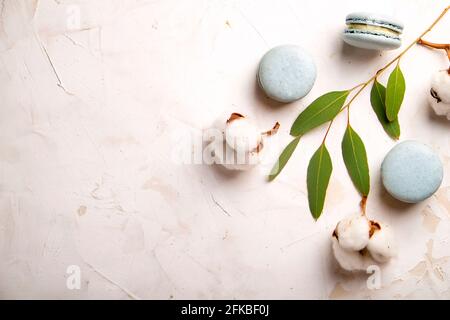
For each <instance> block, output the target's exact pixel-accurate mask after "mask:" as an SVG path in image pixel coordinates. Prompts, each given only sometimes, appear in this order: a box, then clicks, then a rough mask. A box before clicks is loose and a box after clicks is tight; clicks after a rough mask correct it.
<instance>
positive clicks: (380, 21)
mask: <svg viewBox="0 0 450 320" xmlns="http://www.w3.org/2000/svg"><path fill="white" fill-rule="evenodd" d="M345 22H346V23H347V28H346V29H345V30H344V34H343V39H344V41H345V42H346V43H348V44H349V45H352V46H354V47H358V48H363V49H370V50H393V49H397V48H399V47H400V46H401V45H402V40H401V38H400V35H401V34H402V32H403V23H401V22H400V21H398V20H396V19H395V18H392V17H388V16H385V15H380V14H373V13H367V12H355V13H351V14H349V15H348V16H347V18H346V20H345Z"/></svg>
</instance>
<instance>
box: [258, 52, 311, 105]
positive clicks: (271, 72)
mask: <svg viewBox="0 0 450 320" xmlns="http://www.w3.org/2000/svg"><path fill="white" fill-rule="evenodd" d="M316 76H317V70H316V65H315V63H314V60H313V58H312V57H311V56H310V55H309V54H308V53H307V52H306V51H304V50H303V49H302V48H301V47H299V46H296V45H282V46H278V47H275V48H273V49H271V50H269V51H268V52H267V53H266V54H265V55H264V56H263V58H262V59H261V62H260V63H259V69H258V75H257V78H258V83H259V86H260V87H261V88H262V89H263V90H264V92H265V93H266V94H267V96H268V97H270V98H272V99H274V100H276V101H279V102H284V103H288V102H293V101H296V100H298V99H301V98H303V97H304V96H306V95H307V94H308V93H309V92H310V91H311V89H312V87H313V85H314V82H315V81H316Z"/></svg>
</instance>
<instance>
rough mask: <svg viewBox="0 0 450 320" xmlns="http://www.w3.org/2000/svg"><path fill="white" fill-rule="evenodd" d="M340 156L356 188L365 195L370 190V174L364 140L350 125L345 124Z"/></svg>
mask: <svg viewBox="0 0 450 320" xmlns="http://www.w3.org/2000/svg"><path fill="white" fill-rule="evenodd" d="M342 156H343V157H344V162H345V166H346V167H347V171H348V174H349V175H350V178H351V179H352V181H353V184H354V185H355V187H356V189H358V191H359V192H360V193H361V195H363V196H365V197H367V195H368V194H369V191H370V175H369V165H368V164H367V154H366V148H365V147H364V142H363V141H362V140H361V138H360V137H359V136H358V134H357V133H356V132H355V131H354V130H353V129H352V127H350V126H347V130H346V131H345V134H344V139H343V140H342Z"/></svg>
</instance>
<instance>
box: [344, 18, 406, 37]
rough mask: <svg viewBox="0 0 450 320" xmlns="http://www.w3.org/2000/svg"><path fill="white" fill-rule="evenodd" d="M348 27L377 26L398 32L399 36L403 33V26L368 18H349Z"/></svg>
mask: <svg viewBox="0 0 450 320" xmlns="http://www.w3.org/2000/svg"><path fill="white" fill-rule="evenodd" d="M345 22H346V23H347V25H351V24H361V25H368V26H375V27H382V28H386V29H389V30H392V31H395V32H397V33H398V34H401V33H402V32H403V26H402V25H400V24H394V23H390V22H387V21H385V20H381V19H380V20H377V19H374V18H372V19H368V18H357V17H351V18H347V19H346V20H345Z"/></svg>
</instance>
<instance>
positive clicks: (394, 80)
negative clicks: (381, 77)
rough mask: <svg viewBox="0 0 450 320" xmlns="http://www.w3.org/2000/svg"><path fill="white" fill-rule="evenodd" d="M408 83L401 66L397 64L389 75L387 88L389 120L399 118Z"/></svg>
mask: <svg viewBox="0 0 450 320" xmlns="http://www.w3.org/2000/svg"><path fill="white" fill-rule="evenodd" d="M405 90H406V84H405V78H404V77H403V73H402V71H401V70H400V66H399V65H397V67H395V69H394V71H392V73H391V75H390V76H389V80H388V84H387V88H386V116H387V118H388V119H389V121H394V120H395V119H397V116H398V112H399V111H400V107H401V105H402V102H403V97H404V96H405Z"/></svg>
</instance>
